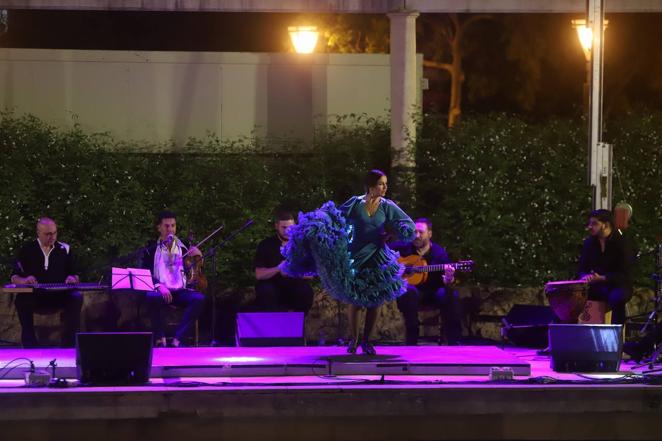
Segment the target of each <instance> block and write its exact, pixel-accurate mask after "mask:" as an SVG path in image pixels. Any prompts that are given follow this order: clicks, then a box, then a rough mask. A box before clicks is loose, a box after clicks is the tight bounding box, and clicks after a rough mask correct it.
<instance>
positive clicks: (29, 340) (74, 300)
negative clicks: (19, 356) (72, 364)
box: [14, 290, 83, 348]
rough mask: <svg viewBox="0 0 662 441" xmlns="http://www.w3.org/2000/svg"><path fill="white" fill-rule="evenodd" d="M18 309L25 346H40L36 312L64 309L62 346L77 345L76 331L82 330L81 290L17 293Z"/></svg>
mask: <svg viewBox="0 0 662 441" xmlns="http://www.w3.org/2000/svg"><path fill="white" fill-rule="evenodd" d="M14 304H15V305H16V311H17V313H18V320H19V321H20V322H21V344H22V345H23V347H24V348H33V347H37V346H39V342H38V341H37V336H36V335H35V332H34V313H35V312H37V313H38V312H50V310H60V309H61V310H62V312H63V314H62V338H61V344H62V347H65V348H69V347H73V346H75V345H76V333H77V332H78V331H79V330H80V310H81V308H82V306H83V295H82V294H81V293H80V291H74V290H70V291H45V290H35V291H34V292H31V293H21V294H16V300H14Z"/></svg>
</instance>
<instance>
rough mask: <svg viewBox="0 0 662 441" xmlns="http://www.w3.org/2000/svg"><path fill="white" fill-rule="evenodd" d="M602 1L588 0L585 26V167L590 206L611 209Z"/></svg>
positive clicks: (610, 170) (603, 11)
mask: <svg viewBox="0 0 662 441" xmlns="http://www.w3.org/2000/svg"><path fill="white" fill-rule="evenodd" d="M604 19H605V10H604V0H587V17H586V25H587V26H588V27H590V28H591V29H592V30H593V43H592V46H591V61H590V72H589V74H590V79H591V83H590V87H589V110H588V145H589V155H588V167H589V173H588V174H589V181H590V185H591V188H592V190H593V195H592V196H593V197H592V200H593V209H594V210H595V209H596V208H605V209H608V210H610V209H611V197H612V194H611V193H612V190H611V181H612V165H611V155H612V152H611V147H610V146H608V145H606V144H603V143H602V72H603V67H604V61H603V60H604V35H605V32H604V31H605V26H604Z"/></svg>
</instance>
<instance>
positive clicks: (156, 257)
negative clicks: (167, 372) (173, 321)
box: [142, 210, 205, 347]
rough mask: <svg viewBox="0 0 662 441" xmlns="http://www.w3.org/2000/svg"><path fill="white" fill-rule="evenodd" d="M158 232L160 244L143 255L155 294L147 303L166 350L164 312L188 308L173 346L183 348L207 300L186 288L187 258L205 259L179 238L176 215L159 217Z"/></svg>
mask: <svg viewBox="0 0 662 441" xmlns="http://www.w3.org/2000/svg"><path fill="white" fill-rule="evenodd" d="M156 229H157V231H158V232H159V239H158V241H157V242H156V243H155V244H153V245H152V246H149V247H148V248H147V249H146V250H145V253H144V255H143V262H142V267H143V268H146V269H149V270H150V271H152V277H153V279H154V288H155V290H154V291H151V292H148V293H147V297H146V301H147V307H148V310H149V314H150V317H151V321H152V332H154V339H155V346H156V347H164V346H166V338H165V325H164V323H163V312H164V310H165V308H166V307H167V306H168V305H175V306H178V307H182V308H184V315H183V317H182V320H181V322H180V324H179V326H178V327H177V330H176V331H175V336H174V337H173V339H172V346H173V347H179V346H181V345H182V341H183V340H184V339H185V338H186V337H187V336H188V335H189V333H190V331H191V329H192V327H193V324H194V323H195V321H196V320H197V319H198V317H200V314H201V313H202V309H203V307H204V301H205V297H204V296H203V295H202V294H201V293H199V292H197V291H194V290H192V289H188V288H187V287H186V273H185V270H184V259H183V256H184V255H185V254H186V253H187V252H188V255H189V256H201V255H202V253H200V250H198V249H197V248H195V247H190V248H187V247H186V246H185V245H184V244H183V243H182V241H181V240H179V239H178V238H177V236H176V233H177V217H176V215H175V213H173V212H172V211H167V210H166V211H162V212H161V213H159V216H158V219H157V223H156Z"/></svg>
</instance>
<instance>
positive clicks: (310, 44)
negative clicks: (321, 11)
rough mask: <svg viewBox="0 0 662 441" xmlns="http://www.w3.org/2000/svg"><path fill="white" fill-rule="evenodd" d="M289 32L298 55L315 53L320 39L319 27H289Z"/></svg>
mask: <svg viewBox="0 0 662 441" xmlns="http://www.w3.org/2000/svg"><path fill="white" fill-rule="evenodd" d="M287 30H288V32H289V33H290V40H291V41H292V46H294V50H295V51H296V53H298V54H312V53H313V52H314V51H315V46H317V39H318V38H319V32H317V26H289V27H288V28H287Z"/></svg>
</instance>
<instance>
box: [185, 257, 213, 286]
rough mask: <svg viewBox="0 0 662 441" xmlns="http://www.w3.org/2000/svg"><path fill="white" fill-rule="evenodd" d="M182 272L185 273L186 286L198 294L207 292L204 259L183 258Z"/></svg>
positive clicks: (207, 284) (207, 283)
mask: <svg viewBox="0 0 662 441" xmlns="http://www.w3.org/2000/svg"><path fill="white" fill-rule="evenodd" d="M184 271H185V272H186V285H187V286H188V287H189V288H192V289H195V290H196V291H199V292H205V291H207V286H209V282H208V280H207V276H205V273H204V259H203V258H202V256H186V257H185V258H184Z"/></svg>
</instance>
